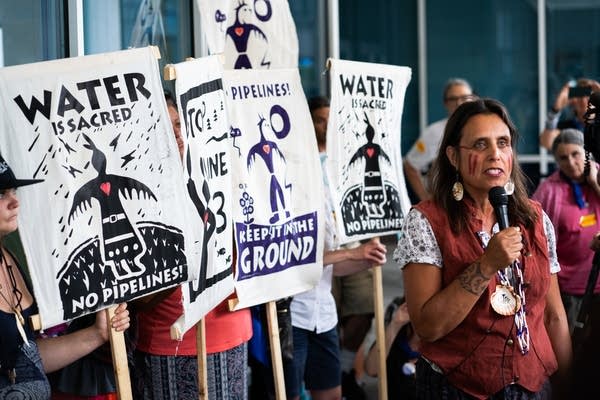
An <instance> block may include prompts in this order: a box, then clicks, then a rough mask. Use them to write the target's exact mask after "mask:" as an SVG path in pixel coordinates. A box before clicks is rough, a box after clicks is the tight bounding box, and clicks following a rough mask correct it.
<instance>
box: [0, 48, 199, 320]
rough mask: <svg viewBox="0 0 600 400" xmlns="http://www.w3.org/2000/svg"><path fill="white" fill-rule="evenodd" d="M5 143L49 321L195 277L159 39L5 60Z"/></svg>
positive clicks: (193, 238) (0, 118)
mask: <svg viewBox="0 0 600 400" xmlns="http://www.w3.org/2000/svg"><path fill="white" fill-rule="evenodd" d="M0 107H1V113H0V128H1V129H2V135H0V149H1V151H2V155H3V156H4V157H5V159H6V160H7V161H8V163H9V165H10V166H11V167H12V168H13V169H14V172H15V174H16V175H17V176H19V177H28V178H39V179H44V182H43V183H39V184H37V185H32V186H27V187H24V188H22V189H19V200H20V204H21V210H20V214H19V225H20V234H21V239H22V242H23V247H24V249H25V253H26V255H27V259H28V263H29V269H30V273H31V278H32V281H33V287H34V291H35V296H36V300H37V303H38V306H39V309H40V314H41V318H42V326H43V327H49V326H52V325H56V324H58V323H61V322H63V321H66V320H70V319H73V318H75V317H78V316H80V315H84V314H87V313H89V312H92V311H95V310H98V309H101V308H105V307H107V306H109V305H112V304H116V303H120V302H124V301H129V300H131V299H134V298H137V297H140V296H142V295H146V294H149V293H153V292H156V291H158V290H162V289H164V288H167V287H171V286H175V285H178V284H181V283H183V282H185V281H187V280H191V279H193V278H196V277H197V276H198V268H199V265H200V252H201V250H202V249H201V243H202V231H201V230H200V229H198V227H199V226H201V224H202V220H201V219H200V217H199V216H198V213H197V212H196V211H195V209H194V208H193V204H192V202H191V201H190V199H189V197H188V195H187V193H186V192H185V182H184V176H183V171H182V168H181V161H180V160H179V153H178V150H177V144H176V142H175V140H174V134H173V129H172V127H171V124H170V121H169V116H168V114H167V108H166V103H165V98H164V94H163V89H162V85H161V81H160V75H159V72H158V65H157V59H156V56H155V55H154V52H153V51H152V49H151V48H149V47H147V48H142V49H134V50H127V51H119V52H115V53H107V54H100V55H93V56H86V57H78V58H69V59H62V60H56V61H49V62H43V63H36V64H27V65H20V66H14V67H7V68H2V69H0Z"/></svg>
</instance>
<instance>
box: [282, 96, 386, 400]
mask: <svg viewBox="0 0 600 400" xmlns="http://www.w3.org/2000/svg"><path fill="white" fill-rule="evenodd" d="M323 107H325V108H323ZM323 107H319V108H322V109H323V110H324V111H326V113H325V114H326V115H327V114H328V111H329V110H328V107H326V106H323ZM310 108H311V115H312V117H313V123H314V124H315V131H317V129H318V128H317V125H318V124H319V121H316V120H315V115H314V112H313V111H314V110H315V109H316V108H315V107H312V105H311V107H310ZM326 115H325V116H324V117H326ZM320 125H321V126H322V127H323V125H324V126H325V127H326V125H327V123H326V122H323V121H321V122H320ZM316 134H317V142H320V141H321V139H323V140H324V138H325V136H324V132H322V129H321V130H319V131H317V132H316ZM320 135H321V137H320ZM324 183H325V184H327V183H326V182H324ZM325 197H326V199H325V204H326V205H325V213H324V214H325V215H324V220H325V235H324V237H325V247H324V254H323V268H324V269H323V275H322V276H321V280H320V281H319V283H318V284H317V286H316V287H315V288H313V289H311V290H309V291H307V292H304V293H300V294H297V295H295V296H294V298H293V300H292V304H291V307H290V309H291V311H292V327H293V328H292V329H293V336H294V338H293V344H294V361H293V365H294V371H293V373H292V374H289V373H286V377H288V379H287V380H286V382H285V384H286V392H287V396H288V399H294V400H295V399H298V398H299V394H300V386H301V383H302V382H303V381H304V383H305V386H306V388H307V389H308V390H309V391H310V395H311V397H312V399H313V400H331V399H341V396H342V388H341V377H342V369H341V368H342V367H341V363H340V342H339V339H338V334H337V329H336V326H337V322H338V316H337V310H336V304H335V300H334V298H333V295H332V293H331V285H332V279H333V276H347V275H351V274H355V273H357V272H361V271H365V270H367V269H368V268H370V267H372V266H374V265H383V264H385V262H386V256H385V253H386V251H387V250H386V248H385V246H384V245H383V244H381V243H379V241H377V240H374V239H372V240H370V241H368V242H366V243H363V244H361V245H360V246H357V247H354V248H352V249H349V248H339V246H338V244H337V243H336V242H337V240H336V237H335V221H334V219H333V211H332V210H333V205H332V200H331V197H330V195H329V194H328V191H325ZM361 341H362V339H361ZM290 376H291V379H290V378H289V377H290Z"/></svg>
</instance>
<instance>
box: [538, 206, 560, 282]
mask: <svg viewBox="0 0 600 400" xmlns="http://www.w3.org/2000/svg"><path fill="white" fill-rule="evenodd" d="M542 214H543V215H544V233H545V234H546V237H547V238H548V261H549V262H550V273H551V274H556V273H557V272H559V271H560V264H559V263H558V256H557V255H556V235H555V233H554V225H552V221H550V217H548V215H547V214H546V212H545V211H542Z"/></svg>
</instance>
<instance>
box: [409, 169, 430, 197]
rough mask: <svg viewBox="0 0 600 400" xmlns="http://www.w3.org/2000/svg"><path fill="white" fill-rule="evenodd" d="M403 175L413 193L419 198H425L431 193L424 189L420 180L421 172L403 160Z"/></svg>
mask: <svg viewBox="0 0 600 400" xmlns="http://www.w3.org/2000/svg"><path fill="white" fill-rule="evenodd" d="M402 165H403V168H404V176H405V177H406V180H407V181H408V183H409V184H410V187H411V188H412V189H413V191H414V192H415V194H416V195H417V196H419V200H427V199H429V198H430V197H431V195H430V194H429V193H428V192H427V190H426V189H425V186H424V185H423V181H422V180H421V173H420V172H419V171H418V170H417V169H416V168H415V167H413V166H412V165H411V163H409V162H408V161H406V160H405V161H404V162H403V164H402Z"/></svg>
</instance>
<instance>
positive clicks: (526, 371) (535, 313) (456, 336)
mask: <svg viewBox="0 0 600 400" xmlns="http://www.w3.org/2000/svg"><path fill="white" fill-rule="evenodd" d="M463 203H464V204H465V206H466V207H467V210H468V214H467V215H468V221H467V227H466V229H464V230H463V232H462V233H460V234H456V233H454V232H453V231H452V229H451V228H450V223H449V220H448V216H447V213H446V211H444V210H442V209H441V208H440V207H438V206H436V205H435V204H434V203H433V202H431V201H426V202H421V203H419V205H417V206H416V208H417V209H418V210H419V211H420V212H421V213H423V214H424V215H425V217H426V218H427V220H428V221H429V223H430V224H431V227H432V229H433V233H434V234H435V238H436V240H437V243H438V246H439V247H440V250H441V253H442V259H443V266H442V279H443V281H442V285H443V286H444V287H445V286H447V285H449V284H450V282H452V281H453V280H454V279H455V278H456V277H457V275H458V274H460V273H461V272H462V271H463V270H464V269H465V268H467V267H468V266H469V265H470V264H472V263H473V262H474V261H476V260H477V259H479V257H481V255H482V254H483V247H482V244H481V241H480V240H479V237H478V236H477V232H478V231H480V230H481V229H482V221H481V220H480V219H478V218H476V215H477V213H476V210H475V208H474V207H473V203H472V201H470V200H467V199H465V201H463ZM531 206H532V207H533V208H534V209H535V211H536V214H537V215H538V218H537V221H536V222H535V224H534V226H533V227H531V228H529V229H525V227H524V226H521V232H522V233H523V236H524V243H525V251H524V254H526V255H525V256H523V257H522V263H521V267H522V268H523V276H524V292H525V299H526V308H525V310H526V316H527V324H528V326H529V333H530V347H529V353H528V354H526V355H522V354H521V352H520V349H519V344H518V341H517V337H516V333H515V331H516V327H515V324H514V316H502V315H499V314H497V313H496V312H495V311H494V310H493V309H492V307H491V305H490V296H491V294H492V293H493V292H494V290H495V287H496V284H497V278H493V279H491V280H490V283H489V285H488V287H487V289H486V290H485V291H484V292H483V293H482V294H481V296H480V298H479V300H478V301H477V303H475V305H474V306H473V308H472V309H471V312H469V314H468V315H467V317H466V318H465V319H464V321H462V322H461V323H460V324H459V325H458V326H457V327H456V328H455V329H454V330H453V331H451V332H450V333H448V334H447V335H446V336H444V337H443V338H441V339H439V340H436V341H435V342H427V343H422V345H421V349H420V350H421V354H423V356H425V357H426V358H427V359H428V360H430V361H432V362H433V363H435V364H436V365H437V366H438V367H440V368H441V369H442V371H444V374H445V375H446V377H447V379H448V380H449V382H450V383H451V384H452V385H454V386H456V387H457V388H459V389H461V390H463V391H464V392H466V393H469V394H471V395H473V396H476V397H477V398H481V399H483V398H487V397H489V396H491V395H493V394H494V393H496V392H498V391H500V390H501V389H502V388H503V387H505V386H507V385H509V384H511V383H517V384H519V385H521V386H523V387H524V388H526V389H528V390H530V391H532V392H537V391H539V390H540V389H541V387H542V384H543V383H544V381H546V380H547V379H548V377H549V376H550V375H551V374H552V373H554V372H555V371H556V369H557V361H556V357H555V355H554V352H553V350H552V346H551V343H550V339H549V337H548V334H547V332H546V328H545V326H544V308H545V304H546V301H545V296H546V293H547V291H548V288H549V286H550V266H549V262H548V244H547V238H546V234H545V233H544V227H543V218H542V212H541V207H540V205H539V203H537V202H533V201H532V202H531Z"/></svg>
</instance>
